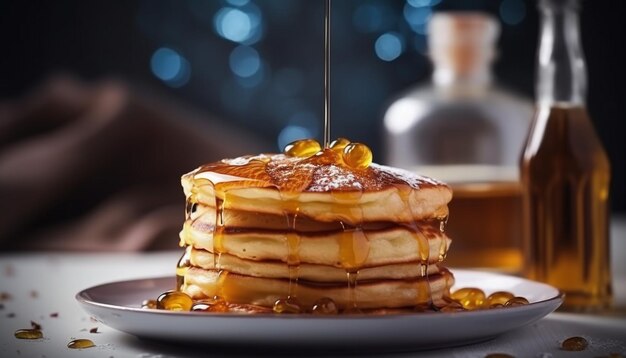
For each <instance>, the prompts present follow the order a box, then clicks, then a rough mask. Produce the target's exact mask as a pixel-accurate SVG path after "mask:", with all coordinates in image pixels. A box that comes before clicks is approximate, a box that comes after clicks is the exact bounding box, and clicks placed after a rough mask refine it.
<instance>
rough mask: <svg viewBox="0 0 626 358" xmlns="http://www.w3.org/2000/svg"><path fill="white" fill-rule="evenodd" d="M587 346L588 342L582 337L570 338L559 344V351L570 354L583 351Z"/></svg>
mask: <svg viewBox="0 0 626 358" xmlns="http://www.w3.org/2000/svg"><path fill="white" fill-rule="evenodd" d="M587 346H589V342H587V340H586V339H584V338H583V337H570V338H568V339H566V340H564V341H563V343H561V349H562V350H564V351H570V352H579V351H584V350H585V349H587Z"/></svg>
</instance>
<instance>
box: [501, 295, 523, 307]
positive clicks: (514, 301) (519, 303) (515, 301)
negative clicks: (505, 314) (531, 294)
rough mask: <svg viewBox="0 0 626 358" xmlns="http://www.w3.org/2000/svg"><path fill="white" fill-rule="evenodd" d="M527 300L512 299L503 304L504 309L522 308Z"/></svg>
mask: <svg viewBox="0 0 626 358" xmlns="http://www.w3.org/2000/svg"><path fill="white" fill-rule="evenodd" d="M527 304H528V300H527V299H525V298H524V297H513V298H511V299H510V300H508V301H506V303H505V304H504V306H505V307H514V306H523V305H527Z"/></svg>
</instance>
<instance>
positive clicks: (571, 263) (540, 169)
mask: <svg viewBox="0 0 626 358" xmlns="http://www.w3.org/2000/svg"><path fill="white" fill-rule="evenodd" d="M522 181H523V183H524V190H525V191H526V192H525V200H524V205H525V209H526V212H527V213H528V214H529V215H530V216H529V217H528V219H529V220H527V221H528V222H527V227H526V230H527V232H526V239H525V245H526V253H527V258H528V259H529V260H528V262H527V263H526V264H527V266H526V269H527V273H528V276H529V277H530V278H533V279H536V280H540V281H543V282H547V283H549V284H552V285H554V286H556V287H558V288H559V289H560V290H561V291H563V292H564V293H565V295H566V299H565V303H564V305H563V308H564V309H566V310H597V309H602V308H605V307H606V306H608V305H609V304H610V301H611V281H610V265H609V248H608V242H609V236H608V235H609V233H608V227H609V225H608V215H609V211H608V210H609V209H608V207H609V206H608V198H609V181H610V165H609V161H608V159H607V155H606V153H605V151H604V149H603V147H602V144H601V143H600V141H599V139H598V137H597V136H596V134H595V131H594V128H593V125H592V123H591V120H590V119H589V116H588V115H587V111H586V109H585V108H584V107H581V106H559V105H554V104H553V105H552V106H550V107H545V108H544V109H539V110H538V111H537V114H536V118H535V122H534V124H533V128H532V130H531V136H530V138H529V141H528V146H527V148H526V151H525V153H524V156H523V159H522Z"/></svg>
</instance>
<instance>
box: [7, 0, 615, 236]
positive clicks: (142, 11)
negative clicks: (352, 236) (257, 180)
mask: <svg viewBox="0 0 626 358" xmlns="http://www.w3.org/2000/svg"><path fill="white" fill-rule="evenodd" d="M536 6H537V4H536V2H535V1H531V0H476V1H471V2H470V1H463V0H393V1H392V0H341V1H337V0H336V1H334V2H333V9H332V11H333V12H332V79H331V84H332V137H333V138H336V137H346V138H349V139H351V140H352V141H359V142H364V143H367V144H368V145H370V147H371V148H372V150H373V152H374V160H375V161H378V162H384V161H385V160H384V158H383V156H382V154H381V153H383V152H384V148H383V146H384V144H383V143H384V141H383V116H384V113H385V110H386V108H387V107H388V106H389V104H390V103H391V101H392V100H393V99H394V98H396V97H397V96H398V95H400V94H401V93H402V92H403V91H404V90H406V89H407V88H409V87H410V86H413V85H415V84H418V83H425V82H427V81H429V80H430V77H431V74H432V65H431V63H430V61H429V57H428V45H427V44H428V41H427V24H428V21H429V20H430V19H431V17H432V15H433V13H435V12H437V11H446V10H478V11H483V12H486V13H489V14H492V15H493V16H494V17H495V18H496V19H497V20H498V21H499V22H500V27H501V35H500V37H499V40H498V43H497V57H496V59H495V62H494V72H495V76H496V77H497V78H498V81H499V83H500V84H501V85H502V86H503V87H505V88H507V89H509V90H510V91H511V92H513V93H517V94H519V95H520V96H522V97H523V96H525V97H528V98H530V99H532V97H533V92H534V79H535V76H534V69H535V59H536V49H537V44H538V43H537V40H538V13H537V10H536ZM323 10H324V3H323V1H321V0H319V1H312V0H299V1H284V0H212V1H200V0H186V1H173V0H169V1H166V0H155V1H141V0H129V1H98V0H95V1H89V2H85V1H78V0H64V1H55V2H29V1H3V2H1V3H0V37H1V38H2V48H3V51H2V56H0V100H2V101H5V102H6V103H14V102H15V101H18V100H20V99H23V98H25V97H28V96H29V95H32V91H33V89H34V88H38V87H40V86H42V84H43V83H46V81H49V79H50V78H51V76H55V75H57V74H65V75H69V76H71V77H72V78H74V79H75V80H77V81H80V82H84V83H94V82H98V81H102V80H103V79H107V78H114V79H116V80H117V81H119V82H121V83H124V84H125V86H129V87H128V88H130V89H129V92H131V93H141V94H142V95H144V94H147V93H149V94H150V96H153V97H152V98H167V100H168V101H172V102H173V103H175V106H176V107H177V108H186V109H191V111H192V112H193V113H194V115H193V116H191V117H194V120H197V121H200V122H201V121H203V120H204V118H211V119H210V121H211V123H226V124H227V125H229V126H232V127H233V128H244V129H245V131H246V132H250V133H254V135H250V136H249V137H248V136H246V137H244V138H245V139H238V141H237V142H235V144H234V145H233V142H228V143H227V144H228V145H231V146H235V147H237V148H234V149H232V150H230V151H226V152H225V153H227V154H230V153H239V154H243V152H245V150H240V148H245V149H247V150H256V149H259V150H263V151H279V150H281V149H282V147H283V146H284V145H285V144H287V143H289V142H290V141H292V140H295V139H299V138H303V137H316V138H319V139H321V137H322V131H323ZM625 11H626V2H624V1H620V0H607V1H584V2H583V3H582V12H581V28H582V42H583V46H584V53H585V55H586V59H587V71H588V76H589V86H588V102H587V103H588V108H589V112H590V115H591V118H592V120H593V122H594V125H595V128H596V130H597V132H598V135H599V137H600V138H601V140H602V142H603V144H604V146H605V148H606V150H607V152H608V155H609V158H610V160H611V163H612V188H611V204H612V210H613V211H614V212H624V211H625V210H626V193H625V187H626V186H625V185H624V183H625V181H626V177H625V167H626V159H625V153H626V144H625V142H626V141H625V140H624V135H625V134H626V130H625V127H626V126H625V124H624V122H625V121H626V115H625V114H626V109H625V105H624V98H625V96H626V90H625V89H624V84H625V83H626V76H625V74H626V70H625V68H624V64H625V63H626V51H625V50H624V36H625V35H626V22H624V21H623V14H624V13H625ZM78 92H80V91H78ZM149 103H152V104H154V108H159V106H160V105H162V102H161V101H159V100H156V101H154V102H149ZM152 104H148V105H146V107H151V106H152ZM156 112H157V113H154V115H155V116H158V115H159V113H158V112H160V111H158V110H157V111H156ZM6 113H10V111H9V112H7V111H5V112H2V111H0V116H1V115H5V116H6ZM140 113H145V112H140ZM176 113H178V112H176ZM185 113H186V112H185ZM147 117H148V118H150V116H147ZM181 117H186V116H184V115H181ZM187 117H188V116H187ZM1 119H2V117H0V120H1ZM180 120H181V121H184V120H186V119H185V118H180ZM145 123H146V125H147V126H148V127H149V126H150V120H147V121H146V122H145ZM0 129H2V127H0ZM228 130H230V129H228ZM236 131H237V130H236V129H235V131H234V132H235V133H236ZM7 133H8V134H7ZM138 133H139V134H138V135H137V137H135V139H136V140H137V141H142V140H143V138H144V136H148V135H150V134H149V131H147V132H146V131H144V132H138ZM207 133H211V131H208V132H207ZM212 133H213V137H211V135H207V137H206V141H208V142H211V141H213V142H216V141H217V139H215V136H216V135H215V131H212ZM4 135H5V137H6V136H10V135H11V133H9V132H5V133H4ZM246 135H247V134H246ZM1 136H2V134H1V133H0V138H1ZM218 136H219V135H218ZM234 137H237V136H236V135H234ZM5 140H6V141H7V142H11V141H15V140H14V139H11V138H8V139H6V138H5ZM178 140H182V139H178ZM198 140H200V141H201V140H202V138H199V139H198ZM246 140H249V141H254V142H255V145H254V146H250V147H247V146H246V143H245V141H246ZM164 145H165V146H166V147H167V144H164ZM172 145H173V146H176V144H172ZM161 150H163V148H161ZM207 150H208V151H210V150H212V149H207ZM198 154H199V155H198V156H197V157H195V158H194V159H193V160H191V161H190V162H189V163H183V164H185V165H187V167H185V169H184V170H183V171H182V172H185V171H187V170H191V169H193V168H194V167H195V166H194V165H193V164H192V162H193V161H194V160H196V161H197V162H196V164H200V163H201V162H203V161H208V160H215V159H218V158H219V155H220V154H222V153H218V152H215V151H214V152H211V153H208V152H207V153H198ZM201 158H206V160H202V159H201ZM0 159H1V156H0ZM170 159H171V160H176V159H175V158H174V156H172V158H170ZM177 170H178V169H177ZM182 172H180V173H182ZM177 181H178V176H175V178H174V180H173V183H174V184H173V185H174V190H176V191H178V190H179V187H178V186H177V185H178V184H176V182H177ZM168 183H169V182H168ZM0 184H2V181H0ZM102 185H103V186H104V185H105V184H102ZM168 185H169V184H168ZM0 190H1V189H0ZM0 193H2V192H1V191H0ZM2 194H3V195H10V194H9V193H7V192H3V193H2ZM176 195H179V197H178V198H177V199H176V200H179V201H180V206H181V207H182V205H183V199H182V194H176ZM88 206H89V205H87V204H85V205H83V206H80V205H77V206H76V208H74V209H73V210H70V212H69V213H65V214H63V213H60V214H58V216H59V217H70V216H71V215H75V213H76V212H78V211H81V210H82V209H81V208H85V207H88ZM2 210H3V213H2V214H5V213H7V212H8V211H10V210H11V208H8V207H2ZM42 210H43V209H42ZM68 210H69V209H68ZM16 215H17V214H16ZM41 215H42V214H41V212H40V213H39V216H41ZM181 216H182V215H181ZM7 220H8V219H7ZM29 220H30V219H29ZM29 220H26V219H23V220H22V221H23V222H24V223H26V222H33V221H32V220H31V221H29ZM41 220H43V221H41V222H45V220H44V219H41ZM35 222H37V221H35ZM180 223H181V225H182V221H180ZM24 225H25V224H24ZM0 229H1V228H0ZM20 230H22V229H19V228H13V229H10V230H9V229H7V230H5V232H4V235H5V236H8V235H16V234H17V233H19V232H20ZM1 236H3V233H2V230H0V237H1Z"/></svg>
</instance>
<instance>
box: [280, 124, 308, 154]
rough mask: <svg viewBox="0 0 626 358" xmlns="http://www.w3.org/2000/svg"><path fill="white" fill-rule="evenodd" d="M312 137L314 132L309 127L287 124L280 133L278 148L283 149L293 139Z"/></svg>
mask: <svg viewBox="0 0 626 358" xmlns="http://www.w3.org/2000/svg"><path fill="white" fill-rule="evenodd" d="M311 137H312V133H311V131H310V130H309V129H307V128H305V127H302V126H299V125H294V124H290V125H288V126H286V127H285V128H283V129H282V130H281V131H280V134H278V150H279V151H283V149H284V148H285V146H286V145H287V144H289V143H291V142H293V141H296V140H298V139H305V138H311Z"/></svg>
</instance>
